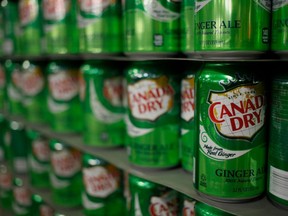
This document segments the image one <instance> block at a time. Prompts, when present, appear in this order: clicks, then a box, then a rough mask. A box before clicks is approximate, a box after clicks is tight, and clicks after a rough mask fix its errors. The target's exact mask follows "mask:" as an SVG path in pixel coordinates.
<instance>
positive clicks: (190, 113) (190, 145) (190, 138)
mask: <svg viewBox="0 0 288 216" xmlns="http://www.w3.org/2000/svg"><path fill="white" fill-rule="evenodd" d="M199 67H200V64H198V63H196V62H193V63H192V64H187V65H185V71H184V72H183V76H182V80H181V123H180V125H181V137H180V139H181V144H180V148H181V151H180V152H181V165H182V168H183V169H184V170H186V171H188V172H193V167H194V161H193V158H194V149H195V143H196V139H195V137H196V134H195V121H194V110H195V74H196V72H197V70H199Z"/></svg>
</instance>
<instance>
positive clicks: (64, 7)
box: [42, 0, 79, 54]
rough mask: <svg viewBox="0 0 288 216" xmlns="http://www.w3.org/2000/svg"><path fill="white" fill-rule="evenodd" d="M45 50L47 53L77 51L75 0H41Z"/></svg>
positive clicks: (77, 35) (77, 36)
mask: <svg viewBox="0 0 288 216" xmlns="http://www.w3.org/2000/svg"><path fill="white" fill-rule="evenodd" d="M42 8H43V23H44V24H43V26H44V38H45V39H44V41H45V44H46V48H45V52H46V53H48V54H64V53H77V52H78V50H79V40H78V39H79V34H78V29H77V1H76V0H42Z"/></svg>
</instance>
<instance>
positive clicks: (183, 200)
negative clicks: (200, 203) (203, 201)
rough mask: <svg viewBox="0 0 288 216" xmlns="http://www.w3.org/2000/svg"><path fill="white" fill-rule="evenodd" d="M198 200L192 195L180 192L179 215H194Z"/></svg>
mask: <svg viewBox="0 0 288 216" xmlns="http://www.w3.org/2000/svg"><path fill="white" fill-rule="evenodd" d="M195 203H196V200H195V199H193V198H192V197H190V196H188V195H186V194H183V193H180V194H179V211H178V212H179V214H178V215H179V216H194V215H195V209H194V208H195Z"/></svg>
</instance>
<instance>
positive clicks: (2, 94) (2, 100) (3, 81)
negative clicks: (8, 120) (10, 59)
mask: <svg viewBox="0 0 288 216" xmlns="http://www.w3.org/2000/svg"><path fill="white" fill-rule="evenodd" d="M6 86H7V78H6V73H5V69H4V64H3V63H2V62H0V110H2V111H6V102H7V97H6V95H7V91H6V89H7V87H6Z"/></svg>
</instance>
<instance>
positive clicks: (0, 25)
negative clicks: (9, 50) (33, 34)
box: [0, 6, 5, 56]
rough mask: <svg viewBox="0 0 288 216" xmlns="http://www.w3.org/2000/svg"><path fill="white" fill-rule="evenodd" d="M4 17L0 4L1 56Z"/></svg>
mask: <svg viewBox="0 0 288 216" xmlns="http://www.w3.org/2000/svg"><path fill="white" fill-rule="evenodd" d="M4 23H5V22H4V17H3V8H2V6H0V55H1V56H3V55H4V52H3V44H4Z"/></svg>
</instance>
